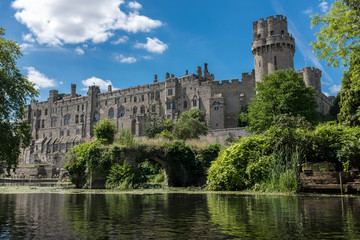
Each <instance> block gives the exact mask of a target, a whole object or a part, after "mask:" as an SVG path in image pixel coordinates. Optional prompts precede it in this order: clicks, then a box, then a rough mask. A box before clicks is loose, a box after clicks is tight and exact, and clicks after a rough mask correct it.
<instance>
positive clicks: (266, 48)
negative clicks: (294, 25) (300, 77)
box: [251, 15, 295, 82]
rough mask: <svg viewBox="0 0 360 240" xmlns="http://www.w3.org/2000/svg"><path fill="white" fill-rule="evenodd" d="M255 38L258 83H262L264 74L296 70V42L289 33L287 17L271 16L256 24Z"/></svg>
mask: <svg viewBox="0 0 360 240" xmlns="http://www.w3.org/2000/svg"><path fill="white" fill-rule="evenodd" d="M253 38H254V41H253V42H252V44H251V50H252V53H253V55H254V62H255V80H256V82H261V81H262V77H263V75H264V74H269V73H272V72H274V71H276V70H280V69H288V68H292V69H293V68H294V54H295V40H294V38H293V37H292V35H289V33H288V30H287V21H286V17H284V16H282V15H277V16H276V17H275V18H274V17H273V16H270V17H267V18H266V20H264V19H259V20H258V21H256V22H254V23H253Z"/></svg>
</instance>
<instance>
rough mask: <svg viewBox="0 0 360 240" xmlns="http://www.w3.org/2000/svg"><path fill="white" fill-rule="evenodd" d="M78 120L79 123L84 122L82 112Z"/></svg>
mask: <svg viewBox="0 0 360 240" xmlns="http://www.w3.org/2000/svg"><path fill="white" fill-rule="evenodd" d="M80 122H81V123H83V122H84V114H81V116H80Z"/></svg>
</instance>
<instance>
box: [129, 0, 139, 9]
mask: <svg viewBox="0 0 360 240" xmlns="http://www.w3.org/2000/svg"><path fill="white" fill-rule="evenodd" d="M128 7H129V8H131V9H134V10H139V9H140V8H142V6H141V4H140V3H138V2H136V1H133V2H129V4H128Z"/></svg>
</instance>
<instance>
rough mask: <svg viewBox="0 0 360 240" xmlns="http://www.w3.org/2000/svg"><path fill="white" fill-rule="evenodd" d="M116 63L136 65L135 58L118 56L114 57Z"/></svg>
mask: <svg viewBox="0 0 360 240" xmlns="http://www.w3.org/2000/svg"><path fill="white" fill-rule="evenodd" d="M115 58H116V60H117V61H119V62H121V63H136V61H137V60H136V58H134V57H125V56H124V55H122V54H120V55H118V56H116V57H115Z"/></svg>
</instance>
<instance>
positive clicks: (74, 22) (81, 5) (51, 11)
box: [12, 0, 163, 45]
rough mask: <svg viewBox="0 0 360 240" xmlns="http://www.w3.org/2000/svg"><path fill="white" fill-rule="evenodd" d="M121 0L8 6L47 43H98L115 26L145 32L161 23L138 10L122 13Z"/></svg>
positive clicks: (25, 1)
mask: <svg viewBox="0 0 360 240" xmlns="http://www.w3.org/2000/svg"><path fill="white" fill-rule="evenodd" d="M122 4H124V0H102V1H97V0H61V1H59V0H14V1H13V2H12V7H13V8H14V9H15V10H16V13H15V18H16V19H17V20H18V21H19V22H21V23H22V24H25V25H26V26H27V27H28V29H29V30H30V32H31V34H32V35H33V36H34V38H35V39H36V40H37V41H38V42H39V43H40V44H47V45H63V44H66V43H72V44H76V43H83V42H85V41H87V40H90V41H92V42H94V43H100V42H105V41H107V40H108V39H109V37H111V36H112V35H113V34H114V31H116V30H124V31H128V32H132V33H137V32H148V31H150V30H152V29H154V28H157V27H160V26H161V25H162V24H163V23H162V22H161V21H159V20H153V19H151V18H149V17H146V16H143V15H140V14H139V12H138V11H134V12H130V13H126V12H124V11H122V10H121V9H120V6H121V5H122ZM133 5H134V4H133ZM134 6H136V4H135V5H134Z"/></svg>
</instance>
